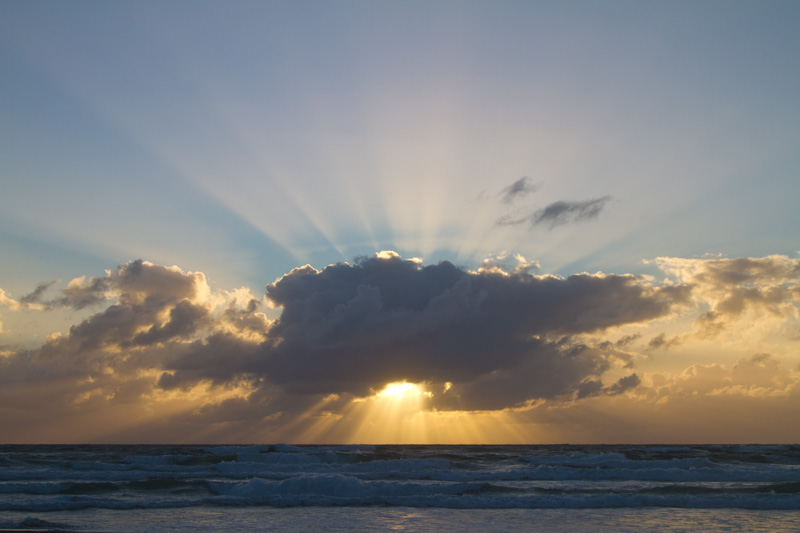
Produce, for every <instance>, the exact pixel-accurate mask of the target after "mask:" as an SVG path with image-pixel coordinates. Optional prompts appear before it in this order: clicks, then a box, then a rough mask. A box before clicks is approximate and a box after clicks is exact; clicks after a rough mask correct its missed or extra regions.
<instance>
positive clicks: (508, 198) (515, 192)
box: [500, 176, 540, 204]
mask: <svg viewBox="0 0 800 533" xmlns="http://www.w3.org/2000/svg"><path fill="white" fill-rule="evenodd" d="M539 187H540V186H539V185H538V184H535V183H533V180H531V179H530V178H529V177H527V176H523V177H522V178H520V179H518V180H517V181H515V182H514V183H512V184H511V185H509V186H508V187H505V188H504V189H503V190H501V191H500V197H501V199H502V201H503V202H504V203H507V204H510V203H511V202H513V201H514V200H515V199H517V198H521V197H523V196H527V195H528V194H531V193H533V192H536V191H538V190H539Z"/></svg>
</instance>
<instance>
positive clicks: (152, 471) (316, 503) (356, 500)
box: [0, 444, 800, 531]
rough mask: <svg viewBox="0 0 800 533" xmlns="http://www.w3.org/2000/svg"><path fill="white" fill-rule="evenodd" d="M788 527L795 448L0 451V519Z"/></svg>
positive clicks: (138, 525) (122, 526) (29, 523)
mask: <svg viewBox="0 0 800 533" xmlns="http://www.w3.org/2000/svg"><path fill="white" fill-rule="evenodd" d="M2 528H5V529H33V530H36V529H39V530H41V529H50V530H52V529H58V530H68V531H69V530H71V531H145V530H147V531H201V530H238V531H253V530H261V531H269V530H285V531H291V530H293V531H315V530H329V531H330V530H335V531H363V530H390V529H391V530H398V531H429V530H447V531H482V530H487V531H488V530H493V531H523V530H528V531H586V530H593V531H643V530H644V531H698V530H705V531H739V530H747V531H797V530H800V446H796V445H795V446H786V445H776V446H764V445H753V446H742V445H736V446H722V445H707V446H633V445H615V446H574V445H548V446H399V445H398V446H290V445H280V444H276V445H252V446H198V445H193V446H186V445H174V446H173V445H170V446H155V445H154V446H121V445H117V446H112V445H103V446H94V445H80V446H45V445H42V446H26V445H13V446H12V445H8V446H0V529H2Z"/></svg>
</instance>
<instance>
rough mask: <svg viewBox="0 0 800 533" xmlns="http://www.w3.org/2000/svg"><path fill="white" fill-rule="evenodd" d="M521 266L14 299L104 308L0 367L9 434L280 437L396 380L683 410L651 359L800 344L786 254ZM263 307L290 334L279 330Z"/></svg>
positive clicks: (795, 276) (381, 261)
mask: <svg viewBox="0 0 800 533" xmlns="http://www.w3.org/2000/svg"><path fill="white" fill-rule="evenodd" d="M507 257H508V256H507V255H503V256H498V257H497V258H494V259H491V260H489V261H488V262H487V263H486V264H485V265H484V266H483V267H481V268H480V269H478V270H477V271H471V270H468V269H465V268H461V267H458V266H455V265H453V264H451V263H449V262H441V263H438V264H434V265H423V264H422V262H421V261H419V260H416V259H414V260H407V259H402V258H401V257H400V256H399V255H398V254H396V253H394V252H381V253H380V254H376V256H374V257H364V258H359V259H357V260H355V261H353V262H352V263H338V264H334V265H330V266H328V267H326V268H324V269H322V270H317V269H314V268H313V267H311V266H308V265H306V266H304V267H300V268H296V269H294V270H292V271H291V272H289V273H287V274H286V275H284V276H283V277H281V278H280V279H278V280H276V281H275V282H273V283H271V284H269V285H267V286H266V293H265V297H263V298H256V297H254V296H253V295H252V294H251V293H250V291H249V290H247V289H244V288H242V289H237V290H235V291H213V290H212V289H211V288H210V287H209V285H208V283H207V281H206V279H205V276H204V275H203V274H202V273H199V272H185V271H183V270H181V269H180V268H178V267H166V266H161V265H155V264H152V263H149V262H146V261H141V260H139V261H133V262H130V263H127V264H124V265H120V266H119V267H117V268H116V269H114V270H110V271H108V272H107V273H106V275H105V276H101V277H96V278H91V279H89V280H86V279H85V278H77V279H75V280H72V281H71V282H69V283H68V284H67V286H66V287H65V288H63V289H56V288H55V287H54V286H53V285H52V284H42V285H40V286H39V287H37V288H36V290H34V291H33V292H32V293H30V294H29V295H28V296H26V297H24V298H20V299H19V300H14V299H13V298H12V297H11V296H10V295H8V294H6V293H5V292H2V293H0V299H1V301H2V303H3V305H4V306H5V307H6V308H7V309H8V310H9V311H8V312H52V310H53V309H56V308H58V307H59V306H60V307H66V308H69V309H90V308H91V306H97V307H99V308H100V309H99V310H98V311H97V312H95V313H94V314H91V315H90V316H88V318H86V319H85V320H83V321H81V322H80V323H78V324H75V325H74V326H72V327H71V328H70V329H69V331H67V332H65V333H63V334H53V335H51V336H50V337H48V339H47V341H46V342H45V343H44V344H42V345H41V346H40V347H38V348H35V349H29V350H16V351H15V350H10V351H5V352H0V353H2V356H0V404H1V405H5V406H6V407H3V408H0V425H2V426H4V427H15V425H18V426H20V427H29V429H30V431H31V432H32V433H29V434H31V435H35V434H36V433H35V430H36V428H37V427H43V426H33V425H31V424H34V422H35V420H40V421H41V420H44V419H47V418H53V417H54V418H56V419H58V418H65V417H69V416H72V417H77V416H80V415H85V416H87V417H88V416H93V417H97V416H101V414H102V413H106V414H107V416H109V417H110V416H111V415H110V414H109V413H112V412H114V411H115V410H120V409H122V410H126V409H134V408H136V409H138V412H142V409H143V406H146V407H147V409H150V410H152V412H153V413H156V412H159V409H161V410H164V409H167V407H166V406H171V407H170V409H176V410H177V409H178V406H183V407H182V408H183V409H189V412H185V411H184V412H182V414H179V413H178V412H177V411H176V412H175V413H174V414H173V415H171V416H174V417H180V419H181V420H183V421H184V422H185V423H188V421H193V422H192V423H194V424H197V425H202V424H206V427H210V426H207V424H210V423H211V422H213V423H214V424H221V425H225V424H232V423H234V422H236V421H241V422H242V423H245V421H248V422H249V423H255V422H257V421H260V422H258V423H259V424H261V425H263V426H265V427H274V428H280V427H283V426H285V425H286V424H287V422H286V421H287V420H292V419H293V418H297V417H298V416H300V415H301V414H303V413H308V412H311V411H312V410H313V409H322V407H320V405H322V404H324V405H325V408H324V409H325V412H327V413H335V412H340V413H341V412H345V411H346V407H347V405H350V404H349V403H348V402H350V401H352V400H357V399H358V398H366V397H369V396H370V395H371V394H373V393H375V392H376V391H378V390H380V389H381V388H382V387H383V386H384V385H386V384H387V383H390V382H396V381H409V382H413V383H420V384H424V386H425V387H426V388H427V389H428V390H431V391H435V392H434V393H433V394H432V395H430V398H428V399H426V403H425V409H434V410H436V412H448V411H452V412H464V411H468V412H478V411H498V412H499V411H501V410H508V409H517V410H520V409H521V410H525V409H532V406H536V405H540V403H541V402H545V403H546V404H547V405H561V406H567V405H583V403H585V402H599V401H601V399H602V398H606V399H608V401H611V400H610V399H611V398H628V399H634V398H639V397H640V396H637V395H641V394H642V391H643V390H645V389H648V388H649V389H650V390H654V391H655V390H658V391H660V392H658V394H660V395H662V396H663V395H664V394H666V391H673V392H671V393H670V394H669V395H668V396H664V397H665V398H668V399H674V398H679V397H680V395H679V394H677V392H675V391H679V389H676V388H675V387H677V385H675V386H671V387H670V388H669V389H666V388H664V387H663V386H660V388H655V389H654V388H653V387H656V384H657V383H658V380H659V379H662V381H663V382H666V381H664V380H667V381H669V380H670V379H671V380H672V382H674V383H681V382H682V381H681V380H683V381H685V378H680V379H678V378H668V377H664V378H657V377H653V375H652V374H648V373H646V372H645V373H643V372H642V371H640V370H636V369H635V367H636V364H637V361H640V360H644V359H646V358H649V357H653V355H652V354H654V353H658V354H663V356H666V355H668V354H669V352H670V350H672V349H685V346H686V345H687V343H690V342H700V341H702V340H703V339H708V338H710V337H709V336H710V335H716V336H720V335H725V334H733V332H734V331H735V332H736V333H737V334H739V335H741V329H740V328H737V329H736V330H733V328H732V327H731V325H732V324H733V323H734V322H735V321H737V320H746V321H748V322H749V323H751V324H752V323H755V322H754V317H755V318H757V319H758V320H757V321H756V322H757V323H758V324H759V328H761V329H760V330H759V331H762V333H763V331H766V329H764V328H766V327H767V325H769V324H772V326H774V327H773V329H772V330H770V333H769V334H770V335H773V336H774V335H776V334H780V335H783V336H784V337H786V338H792V335H795V338H796V334H797V332H798V331H800V330H798V329H797V322H798V304H800V263H799V262H798V260H796V259H790V258H788V257H785V256H769V257H765V258H754V259H710V260H709V259H676V258H659V259H657V260H656V264H657V265H658V266H659V267H660V268H661V269H662V270H663V271H664V272H665V274H667V276H668V278H667V279H666V280H665V281H664V282H662V283H656V282H655V281H653V280H650V279H644V278H641V277H637V276H633V275H629V274H623V275H615V274H602V273H597V274H586V273H583V274H576V275H573V276H570V277H567V278H562V277H557V276H552V275H537V274H533V273H531V271H532V270H534V271H535V267H536V266H537V265H535V264H533V263H529V262H527V261H526V260H525V259H524V258H522V257H521V256H519V257H516V258H515V259H516V261H517V262H518V265H517V267H516V268H511V267H508V266H506V265H505V263H504V261H503V260H504V259H505V258H507ZM53 292H55V293H56V294H55V295H54V296H48V294H50V293H53ZM265 302H267V303H268V304H269V305H270V306H272V307H274V308H276V309H277V311H278V312H279V316H278V318H277V319H275V320H270V319H268V318H267V308H266V306H265ZM26 305H27V306H28V307H27V308H26V307H25V306H26ZM37 305H38V306H39V307H38V308H36V307H32V306H37ZM35 309H39V310H38V311H35ZM47 309H50V310H51V311H47ZM687 316H694V319H693V321H692V322H690V324H692V326H691V327H692V330H691V331H689V332H686V333H682V334H679V335H677V336H675V335H673V336H672V337H668V336H666V335H665V334H663V333H662V334H659V335H654V334H653V333H650V335H647V334H644V335H643V334H642V333H641V332H638V331H635V332H631V331H633V330H631V329H630V328H644V329H643V330H642V331H652V328H653V327H659V326H658V324H660V323H669V322H670V321H675V320H678V319H680V318H681V317H687ZM772 326H770V327H772ZM626 328H627V329H626ZM648 328H650V329H648ZM675 339H680V342H678V341H675ZM653 348H659V350H658V352H654V351H652V350H653ZM759 357H760V359H743V360H742V361H740V363H737V365H736V366H735V367H734V371H733V372H734V374H731V375H730V376H731V377H729V378H728V380H729V381H730V383H731V385H730V387H729V388H728V389H726V390H728V391H729V393H732V392H731V391H734V390H735V391H739V392H738V393H742V391H743V390H744V389H743V388H742V387H744V384H743V383H744V382H743V381H742V380H745V381H746V376H747V375H751V376H756V372H755V371H754V370H753V369H754V368H756V367H758V368H768V369H769V371H770V372H771V374H770V375H771V376H774V375H775V372H776V370H775V369H776V368H778V366H776V365H778V363H776V362H774V361H775V359H774V358H771V356H759ZM748 361H749V362H748ZM770 365H771V366H770ZM697 368H699V369H700V370H702V371H703V372H706V370H703V368H705V367H702V368H701V367H697ZM709 368H711V367H709ZM714 368H716V367H714ZM720 368H722V367H720ZM737 369H748V370H747V372H744V371H742V370H737ZM700 370H698V371H700ZM762 374H764V373H763V372H762ZM758 375H761V374H758ZM765 375H766V374H765ZM792 376H793V375H792ZM753 379H755V377H753ZM759 379H760V380H761V381H759V382H758V384H757V385H758V386H756V384H755V382H754V381H752V380H751V382H752V383H751V385H753V387H755V388H750V389H748V390H749V391H750V392H749V393H748V394H750V395H751V396H752V395H753V394H756V393H758V394H768V393H769V394H778V392H776V391H783V392H782V393H781V394H788V392H787V391H790V390H794V389H792V387H793V386H794V384H795V377H791V376H790V377H787V378H786V380H784V381H780V382H779V381H775V379H773V378H769V379H767V378H764V379H761V378H759ZM654 380H655V381H654ZM787 380H788V381H787ZM723 381H724V380H723ZM736 387H738V388H736ZM720 390H721V388H720V387H716V388H714V389H713V390H711V391H709V390H703V391H702V394H712V392H713V391H717V392H715V394H719V393H720V392H719V391H720ZM42 391H47V394H46V395H44V396H41V395H38V394H40V393H42ZM765 391H766V392H765ZM738 393H737V394H738ZM45 397H46V398H50V399H51V400H48V401H44V400H43V398H45ZM602 401H605V400H602ZM615 401H616V400H615ZM620 401H621V400H620ZM631 401H634V400H631ZM641 401H644V400H641ZM664 401H667V400H664ZM670 401H671V400H670ZM676 401H677V400H676ZM575 402H577V403H575ZM12 405H13V406H20V407H15V408H14V409H11V408H9V407H8V406H12ZM187 406H190V407H187ZM315 406H316V407H315ZM126 412H127V411H126ZM534 412H536V413H540V414H541V411H540V410H538V408H536V409H534V410H533V411H531V413H534ZM33 415H35V416H33ZM153 416H156V415H155V414H154V415H153ZM337 416H343V415H337ZM531 416H532V415H531ZM537 416H539V415H537ZM37 417H38V418H37ZM82 420H84V419H82ZM84 422H85V424H87V427H88V426H89V425H91V424H90V421H89V418H86V419H85V420H84ZM41 423H42V424H44V422H41ZM109 423H111V422H109ZM290 425H291V424H290ZM276 431H277V429H276Z"/></svg>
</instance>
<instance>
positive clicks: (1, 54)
mask: <svg viewBox="0 0 800 533" xmlns="http://www.w3.org/2000/svg"><path fill="white" fill-rule="evenodd" d="M0 72H1V73H2V76H0V195H1V197H2V210H0V441H4V442H66V441H69V442H89V441H97V442H133V441H135V442H156V441H160V442H162V441H163V442H210V441H229V442H234V441H237V442H255V441H260V442H275V441H291V442H312V441H314V442H322V441H325V442H534V443H535V442H679V441H682V442H690V441H691V442H711V441H717V442H723V441H724V442H734V441H735V442H798V441H800V427H799V426H798V425H797V424H796V422H795V421H796V420H797V419H799V418H800V351H799V348H800V256H799V255H798V250H800V243H799V241H798V235H800V209H798V208H797V202H798V198H800V97H798V95H800V4H798V3H797V2H794V1H786V2H779V1H758V2H756V1H752V2H744V1H743V2H729V1H698V2H639V1H631V2H617V1H607V2H588V1H587V2H569V1H557V2H555V1H554V2H469V1H452V2H449V1H441V2H413V1H411V2H406V1H404V2H366V1H364V2H360V1H359V2H356V1H352V2H319V1H317V2H298V1H293V2H244V1H240V2H210V1H209V2H183V1H177V0H176V1H171V2H147V1H142V2H129V3H119V2H113V3H108V2H81V1H75V2H46V1H42V2H29V1H10V0H7V1H5V2H2V3H0ZM403 382H405V383H406V384H405V385H398V383H403ZM391 383H394V384H395V385H392V386H390V387H388V388H386V386H387V384H391Z"/></svg>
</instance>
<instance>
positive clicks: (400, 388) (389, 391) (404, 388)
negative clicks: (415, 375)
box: [375, 381, 433, 400]
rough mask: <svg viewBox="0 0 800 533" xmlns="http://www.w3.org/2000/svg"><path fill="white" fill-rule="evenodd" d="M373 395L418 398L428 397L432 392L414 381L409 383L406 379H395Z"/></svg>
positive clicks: (388, 397) (401, 398)
mask: <svg viewBox="0 0 800 533" xmlns="http://www.w3.org/2000/svg"><path fill="white" fill-rule="evenodd" d="M375 396H377V397H378V398H385V399H392V400H405V399H420V398H430V397H431V396H433V393H431V392H429V391H426V390H424V389H423V388H422V387H421V386H419V385H417V384H416V383H409V382H407V381H395V382H394V383H389V384H388V385H386V386H385V387H384V388H383V390H381V391H380V392H378V393H377V394H376V395H375Z"/></svg>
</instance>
